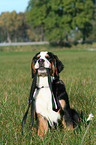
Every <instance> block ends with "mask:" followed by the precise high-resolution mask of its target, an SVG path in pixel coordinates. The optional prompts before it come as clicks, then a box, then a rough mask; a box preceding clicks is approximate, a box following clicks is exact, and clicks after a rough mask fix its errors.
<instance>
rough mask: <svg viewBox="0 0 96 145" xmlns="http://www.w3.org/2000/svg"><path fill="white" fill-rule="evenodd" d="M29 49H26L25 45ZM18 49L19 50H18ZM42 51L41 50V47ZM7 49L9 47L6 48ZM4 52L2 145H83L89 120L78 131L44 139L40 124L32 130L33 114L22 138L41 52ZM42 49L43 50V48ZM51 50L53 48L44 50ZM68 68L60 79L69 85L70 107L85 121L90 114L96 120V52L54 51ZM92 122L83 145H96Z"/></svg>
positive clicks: (0, 58)
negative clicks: (33, 65)
mask: <svg viewBox="0 0 96 145" xmlns="http://www.w3.org/2000/svg"><path fill="white" fill-rule="evenodd" d="M24 47H26V46H24ZM16 48H17V47H16ZM38 48H39V47H38ZM4 49H6V48H4ZM10 49H12V48H9V50H7V51H2V52H0V145H5V144H6V145H11V144H12V145H21V144H22V145H30V144H32V145H36V144H37V145H38V144H40V145H42V144H44V145H63V144H65V145H79V144H80V143H81V140H82V138H83V135H84V133H85V131H86V128H87V123H86V121H85V122H84V121H83V120H82V121H83V122H82V123H81V129H80V130H78V131H77V132H71V131H67V130H66V129H64V130H60V129H59V128H58V129H57V130H54V129H53V130H51V132H48V133H47V135H46V136H45V138H44V139H43V140H41V139H40V138H39V137H38V135H37V132H36V122H34V126H33V130H32V131H30V129H29V125H30V112H29V114H28V118H27V122H26V124H25V126H24V134H25V136H22V135H21V131H20V128H21V121H22V118H23V115H24V113H25V111H26V109H27V105H28V104H27V101H28V98H29V92H30V87H31V82H32V79H31V60H32V57H33V56H34V55H35V53H37V51H38V50H37V49H33V50H31V46H30V49H28V47H27V49H26V48H24V51H23V46H22V51H21V49H20V50H19V49H17V52H15V48H14V49H13V50H10ZM40 50H42V48H40ZM43 50H49V51H51V48H50V49H48V48H46V47H45V48H43ZM52 52H53V53H55V54H56V55H57V56H58V57H59V58H60V60H61V61H62V62H63V64H64V66H65V68H64V70H63V71H62V73H61V74H60V78H61V79H62V80H63V81H64V82H65V85H66V89H67V93H68V95H69V100H70V105H71V107H72V108H76V110H77V111H78V112H79V113H80V114H81V112H83V115H84V120H86V119H87V117H88V115H89V114H90V113H93V115H94V116H95V117H96V111H95V110H96V102H95V98H96V51H94V52H90V51H87V49H85V50H83V49H82V48H81V50H79V51H78V50H75V49H74V50H72V49H68V50H64V49H60V50H59V49H52ZM95 117H94V119H93V121H92V122H91V125H90V127H89V129H88V132H87V134H86V136H85V138H84V141H83V145H95V143H96V142H95V134H96V124H95V123H96V122H95V121H96V120H95Z"/></svg>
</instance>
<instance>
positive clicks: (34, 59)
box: [31, 52, 40, 78]
mask: <svg viewBox="0 0 96 145" xmlns="http://www.w3.org/2000/svg"><path fill="white" fill-rule="evenodd" d="M39 54H40V52H38V53H37V54H36V55H35V56H34V57H33V59H32V63H31V74H32V78H34V76H35V72H36V69H35V67H34V65H35V63H36V61H37V56H38V55H39Z"/></svg>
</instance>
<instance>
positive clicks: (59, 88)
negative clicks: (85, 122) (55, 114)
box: [53, 79, 79, 127]
mask: <svg viewBox="0 0 96 145" xmlns="http://www.w3.org/2000/svg"><path fill="white" fill-rule="evenodd" d="M53 91H54V94H55V95H56V96H57V98H58V100H64V101H65V106H64V108H63V109H62V111H61V113H62V115H63V117H64V120H65V123H66V126H69V125H70V124H71V123H72V124H73V127H76V126H77V125H79V114H78V113H77V111H76V110H75V109H72V108H70V104H69V99H68V94H67V92H66V88H65V84H64V82H63V81H62V80H59V79H56V80H54V81H53Z"/></svg>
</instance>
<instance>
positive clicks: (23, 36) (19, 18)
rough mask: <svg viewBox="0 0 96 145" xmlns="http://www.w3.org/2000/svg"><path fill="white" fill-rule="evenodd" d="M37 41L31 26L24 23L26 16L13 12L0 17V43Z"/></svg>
mask: <svg viewBox="0 0 96 145" xmlns="http://www.w3.org/2000/svg"><path fill="white" fill-rule="evenodd" d="M26 41H39V38H37V35H36V33H35V31H34V30H33V29H32V26H31V25H28V24H27V22H26V14H25V13H19V14H17V13H16V12H15V11H13V12H11V13H9V12H5V13H2V14H1V15H0V42H9V43H10V42H26Z"/></svg>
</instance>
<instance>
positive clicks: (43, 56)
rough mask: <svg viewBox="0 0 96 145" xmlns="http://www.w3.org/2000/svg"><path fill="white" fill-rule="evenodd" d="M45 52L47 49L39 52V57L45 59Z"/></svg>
mask: <svg viewBox="0 0 96 145" xmlns="http://www.w3.org/2000/svg"><path fill="white" fill-rule="evenodd" d="M47 53H48V52H47V51H42V52H40V56H41V57H40V59H44V60H45V59H46V58H45V56H46V54H47Z"/></svg>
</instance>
